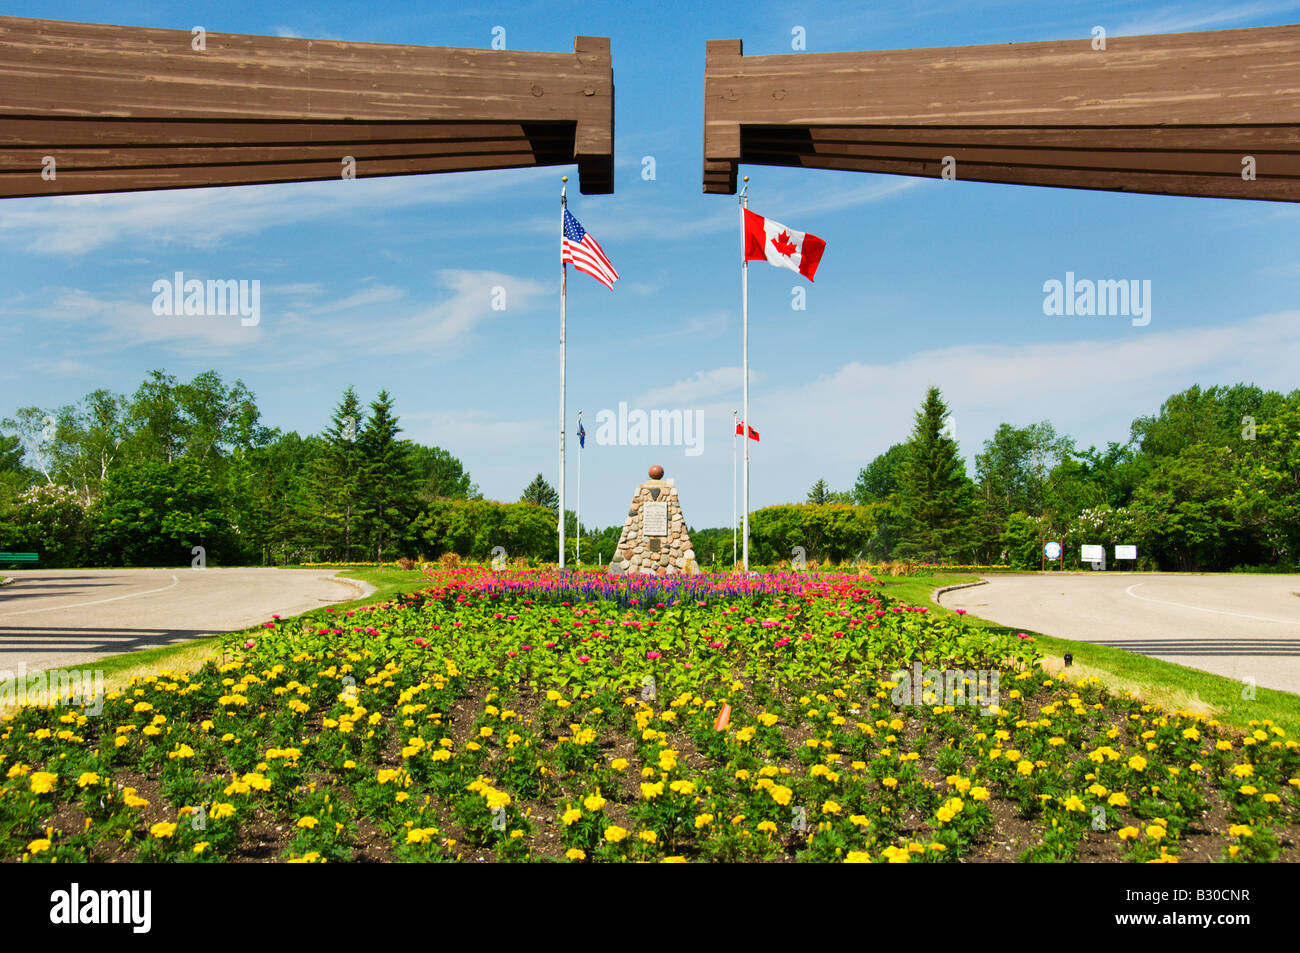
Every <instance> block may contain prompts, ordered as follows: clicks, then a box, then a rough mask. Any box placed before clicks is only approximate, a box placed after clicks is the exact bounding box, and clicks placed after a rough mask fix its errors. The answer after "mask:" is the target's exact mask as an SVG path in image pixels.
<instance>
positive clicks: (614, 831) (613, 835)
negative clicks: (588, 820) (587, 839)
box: [605, 824, 627, 844]
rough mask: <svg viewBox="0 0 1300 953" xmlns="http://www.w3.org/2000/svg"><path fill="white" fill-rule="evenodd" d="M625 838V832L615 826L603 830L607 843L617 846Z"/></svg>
mask: <svg viewBox="0 0 1300 953" xmlns="http://www.w3.org/2000/svg"><path fill="white" fill-rule="evenodd" d="M625 837H627V831H625V830H624V829H623V828H621V827H619V826H618V825H617V824H613V825H611V826H609V827H607V828H605V840H607V841H609V842H610V843H611V844H617V843H618V842H619V841H621V840H622V839H623V838H625Z"/></svg>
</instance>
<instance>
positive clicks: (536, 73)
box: [0, 17, 614, 198]
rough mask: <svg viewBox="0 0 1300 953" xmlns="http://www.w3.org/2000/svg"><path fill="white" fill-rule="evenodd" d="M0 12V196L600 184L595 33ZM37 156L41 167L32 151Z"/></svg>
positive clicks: (607, 72) (606, 152)
mask: <svg viewBox="0 0 1300 953" xmlns="http://www.w3.org/2000/svg"><path fill="white" fill-rule="evenodd" d="M204 39H205V43H204V46H205V49H202V50H196V49H194V48H193V45H192V40H193V37H192V36H191V34H190V32H188V31H184V30H157V29H145V28H139V27H120V26H104V25H100V24H92V23H66V22H62V21H57V20H32V19H23V18H18V17H0V198H14V197H22V196H36V195H71V194H77V193H89V192H122V191H136V190H147V189H175V188H197V187H202V186H211V185H248V184H255V183H268V182H295V181H311V180H323V179H337V178H340V177H342V176H343V174H344V168H345V166H344V157H345V156H350V157H352V159H353V160H354V162H353V163H352V171H353V173H354V174H355V177H357V178H368V177H371V176H379V175H410V174H420V173H428V172H452V171H468V170H474V169H497V168H522V167H528V166H550V165H570V164H575V163H576V165H577V167H578V175H579V180H580V187H581V190H582V191H583V192H584V193H588V194H595V193H608V192H612V191H613V190H614V130H613V125H614V79H613V66H612V62H611V58H610V48H609V40H608V39H607V38H604V37H588V36H580V37H577V38H576V39H575V40H574V51H573V52H572V53H535V52H517V51H513V50H510V51H506V50H472V49H456V48H450V47H423V46H399V45H390V44H379V43H346V42H339V41H331V40H306V39H296V38H291V37H268V36H245V35H240V34H219V33H208V34H207V35H206V37H205V38H204ZM47 156H49V157H52V159H53V170H54V174H53V176H52V177H51V176H50V175H49V174H48V172H47V174H45V175H42V172H43V171H46V170H48V169H49V168H50V162H49V161H48V160H47V159H46V157H47Z"/></svg>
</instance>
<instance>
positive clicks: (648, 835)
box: [636, 831, 659, 844]
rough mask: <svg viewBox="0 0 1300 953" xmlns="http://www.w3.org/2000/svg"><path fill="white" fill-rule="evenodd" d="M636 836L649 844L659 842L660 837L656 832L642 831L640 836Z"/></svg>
mask: <svg viewBox="0 0 1300 953" xmlns="http://www.w3.org/2000/svg"><path fill="white" fill-rule="evenodd" d="M636 836H637V837H639V838H641V840H643V841H645V842H646V843H647V844H653V843H655V842H656V841H658V840H659V835H658V834H656V833H655V832H654V831H642V832H641V833H640V834H637V835H636Z"/></svg>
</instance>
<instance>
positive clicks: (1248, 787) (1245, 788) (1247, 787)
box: [1237, 784, 1259, 797]
mask: <svg viewBox="0 0 1300 953" xmlns="http://www.w3.org/2000/svg"><path fill="white" fill-rule="evenodd" d="M1237 790H1238V791H1240V792H1241V793H1242V794H1244V795H1246V796H1247V797H1250V796H1251V795H1253V794H1258V793H1259V788H1257V787H1255V786H1254V785H1253V784H1243V785H1242V786H1241V787H1239V788H1237Z"/></svg>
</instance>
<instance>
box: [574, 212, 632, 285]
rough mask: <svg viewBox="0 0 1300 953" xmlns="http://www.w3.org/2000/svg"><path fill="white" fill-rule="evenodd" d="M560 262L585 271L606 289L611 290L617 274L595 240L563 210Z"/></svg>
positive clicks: (616, 279)
mask: <svg viewBox="0 0 1300 953" xmlns="http://www.w3.org/2000/svg"><path fill="white" fill-rule="evenodd" d="M560 260H561V261H567V262H572V263H573V267H574V268H577V269H578V270H579V271H585V272H586V273H587V274H589V275H591V277H593V278H595V279H596V280H597V281H599V282H600V283H601V284H602V285H604V286H605V287H606V288H609V289H611V290H612V289H613V287H614V282H616V281H618V272H617V271H615V270H614V266H613V265H611V264H610V263H609V259H608V258H606V257H605V253H604V252H603V251H602V250H601V247H600V245H599V243H598V242H597V241H596V239H594V238H592V237H591V235H590V234H589V233H588V232H587V230H586V229H584V228H583V227H582V226H581V225H579V224H578V220H577V219H576V218H574V217H573V216H572V215H571V214H569V210H568V209H567V208H566V209H565V210H564V234H563V236H562V237H561V239H560Z"/></svg>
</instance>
